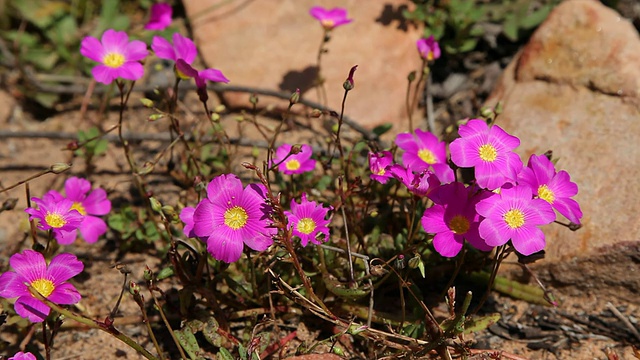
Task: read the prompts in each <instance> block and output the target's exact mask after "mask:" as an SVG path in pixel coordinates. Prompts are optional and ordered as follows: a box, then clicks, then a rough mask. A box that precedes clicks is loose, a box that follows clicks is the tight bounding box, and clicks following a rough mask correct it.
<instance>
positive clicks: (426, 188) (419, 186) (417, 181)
mask: <svg viewBox="0 0 640 360" xmlns="http://www.w3.org/2000/svg"><path fill="white" fill-rule="evenodd" d="M389 172H390V173H391V175H393V177H394V178H396V179H397V180H398V181H400V182H401V183H402V184H404V186H406V187H407V190H409V191H410V192H411V193H413V194H415V195H418V196H429V194H431V192H432V191H433V190H434V189H436V188H437V187H438V186H440V181H439V180H438V177H437V176H436V175H435V174H434V173H432V172H431V171H429V170H423V171H422V172H420V173H419V174H415V173H414V172H413V171H411V169H410V168H405V167H403V166H402V165H400V164H394V165H391V166H389Z"/></svg>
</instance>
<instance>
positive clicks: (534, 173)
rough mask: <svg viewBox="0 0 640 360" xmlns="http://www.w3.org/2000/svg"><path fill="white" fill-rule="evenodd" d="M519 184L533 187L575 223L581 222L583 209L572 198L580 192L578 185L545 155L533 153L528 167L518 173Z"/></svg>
mask: <svg viewBox="0 0 640 360" xmlns="http://www.w3.org/2000/svg"><path fill="white" fill-rule="evenodd" d="M518 184H523V185H528V186H529V187H531V190H532V191H533V194H534V195H535V196H537V197H539V198H540V199H543V200H545V201H546V202H548V203H549V204H551V206H552V207H553V208H554V209H556V210H558V212H559V213H560V214H562V215H564V216H565V217H566V218H567V219H569V221H571V222H572V223H574V224H580V219H581V218H582V210H580V205H579V204H578V202H577V201H575V200H573V199H571V197H572V196H574V195H576V194H577V193H578V185H576V184H575V183H573V182H571V177H570V176H569V173H567V172H566V171H564V170H560V171H558V172H557V173H556V168H555V166H554V165H553V163H552V162H551V160H549V158H547V157H546V156H545V155H535V154H533V155H531V157H530V158H529V163H528V164H527V167H525V168H523V169H522V171H521V172H520V174H519V175H518Z"/></svg>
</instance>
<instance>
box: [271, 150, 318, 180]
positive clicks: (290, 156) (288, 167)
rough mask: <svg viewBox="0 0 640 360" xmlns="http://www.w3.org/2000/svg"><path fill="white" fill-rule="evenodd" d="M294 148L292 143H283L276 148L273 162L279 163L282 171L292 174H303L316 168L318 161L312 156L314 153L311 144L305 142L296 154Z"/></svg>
mask: <svg viewBox="0 0 640 360" xmlns="http://www.w3.org/2000/svg"><path fill="white" fill-rule="evenodd" d="M292 149H293V146H291V144H282V145H280V146H279V147H278V149H276V155H275V156H274V157H273V160H272V161H273V164H278V170H279V171H280V172H282V173H283V174H287V175H291V174H302V173H304V172H307V171H313V169H315V167H316V161H315V160H313V159H312V158H311V155H313V149H312V148H311V146H309V145H307V144H304V145H302V146H300V151H299V152H298V153H295V154H294V153H293V152H292ZM294 152H295V151H294Z"/></svg>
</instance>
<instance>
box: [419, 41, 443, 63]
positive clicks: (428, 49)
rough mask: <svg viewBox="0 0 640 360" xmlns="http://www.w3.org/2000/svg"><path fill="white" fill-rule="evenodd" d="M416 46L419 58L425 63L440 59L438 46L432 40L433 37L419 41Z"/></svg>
mask: <svg viewBox="0 0 640 360" xmlns="http://www.w3.org/2000/svg"><path fill="white" fill-rule="evenodd" d="M416 46H417V47H418V52H420V56H422V58H423V59H425V60H427V61H432V60H436V59H438V58H439V57H440V45H439V44H438V42H437V41H436V40H435V39H434V38H433V35H431V36H429V37H428V38H426V39H425V38H422V39H419V40H418V41H417V42H416Z"/></svg>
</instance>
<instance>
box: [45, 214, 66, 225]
mask: <svg viewBox="0 0 640 360" xmlns="http://www.w3.org/2000/svg"><path fill="white" fill-rule="evenodd" d="M44 221H45V222H46V223H47V225H49V226H51V227H52V228H56V229H57V228H61V227H63V226H65V225H66V224H67V220H66V219H65V218H64V217H62V216H61V215H60V214H57V213H50V212H48V213H47V215H45V217H44Z"/></svg>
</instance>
